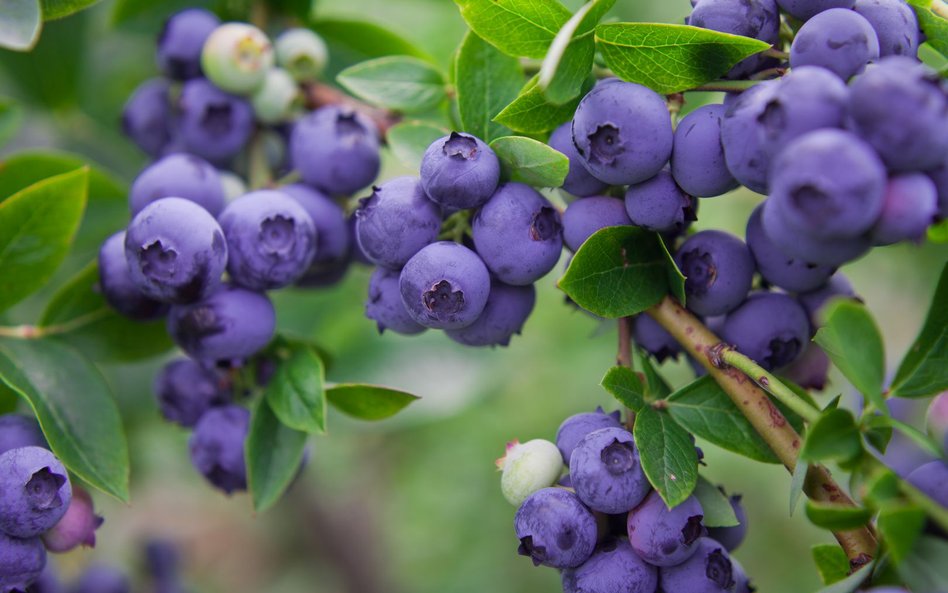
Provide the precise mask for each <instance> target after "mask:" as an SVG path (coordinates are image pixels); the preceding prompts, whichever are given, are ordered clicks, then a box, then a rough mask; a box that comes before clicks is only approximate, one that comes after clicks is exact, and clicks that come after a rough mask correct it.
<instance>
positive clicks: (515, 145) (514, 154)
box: [490, 136, 569, 187]
mask: <svg viewBox="0 0 948 593" xmlns="http://www.w3.org/2000/svg"><path fill="white" fill-rule="evenodd" d="M490 147H491V149H493V151H494V152H495V153H497V158H498V159H500V164H501V167H502V168H503V171H504V174H505V175H506V176H507V178H509V179H510V180H511V181H519V182H521V183H526V184H527V185H532V186H534V187H559V186H561V185H563V180H564V179H566V174H567V173H569V158H567V157H566V155H564V154H563V153H561V152H559V151H557V150H554V149H553V148H550V147H549V146H547V145H546V144H544V143H542V142H538V141H536V140H534V139H533V138H525V137H523V136H504V137H502V138H497V139H496V140H494V141H493V142H491V143H490Z"/></svg>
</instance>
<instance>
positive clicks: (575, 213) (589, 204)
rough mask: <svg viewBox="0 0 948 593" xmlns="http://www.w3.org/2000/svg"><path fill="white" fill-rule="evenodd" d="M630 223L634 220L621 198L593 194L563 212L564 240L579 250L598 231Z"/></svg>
mask: <svg viewBox="0 0 948 593" xmlns="http://www.w3.org/2000/svg"><path fill="white" fill-rule="evenodd" d="M630 224H632V221H631V220H629V215H628V214H626V212H625V204H624V203H623V201H622V200H620V199H617V198H610V197H607V196H592V197H589V198H584V199H582V200H576V201H575V202H573V203H572V204H570V205H569V206H567V207H566V211H565V212H563V241H564V242H565V243H566V246H567V247H569V248H570V249H571V250H573V251H578V250H579V247H580V246H581V245H582V244H583V243H585V242H586V239H588V238H589V237H590V236H592V235H593V233H595V232H596V231H598V230H600V229H604V228H606V227H609V226H626V225H630Z"/></svg>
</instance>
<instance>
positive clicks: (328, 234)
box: [280, 183, 353, 286]
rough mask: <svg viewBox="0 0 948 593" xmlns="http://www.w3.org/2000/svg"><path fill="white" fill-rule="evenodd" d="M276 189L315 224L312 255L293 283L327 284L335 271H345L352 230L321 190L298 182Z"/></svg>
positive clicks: (338, 209)
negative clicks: (314, 245) (303, 271)
mask: <svg viewBox="0 0 948 593" xmlns="http://www.w3.org/2000/svg"><path fill="white" fill-rule="evenodd" d="M280 191H281V192H283V193H285V194H286V195H288V196H290V197H291V198H293V199H294V200H296V201H297V202H298V203H299V205H300V206H302V207H303V209H304V210H306V213H307V214H309V217H310V218H311V219H312V221H313V225H314V226H315V227H316V255H315V257H313V262H312V263H311V264H310V267H309V269H308V270H306V272H305V273H304V274H303V277H302V278H300V279H299V280H297V284H299V285H300V286H320V285H323V284H324V283H329V284H331V283H332V282H331V281H330V280H331V279H332V278H333V277H334V276H335V275H336V274H337V273H338V272H339V271H342V272H345V270H346V268H347V267H348V264H349V251H350V249H352V243H353V239H352V232H351V231H350V229H349V222H348V221H347V220H346V213H345V211H344V210H343V209H342V207H340V206H339V204H337V203H336V202H334V201H333V200H332V199H330V198H329V197H328V196H327V195H325V194H324V193H322V192H320V191H319V190H317V189H314V188H312V187H309V186H308V185H304V184H302V183H294V184H291V185H284V186H282V187H280Z"/></svg>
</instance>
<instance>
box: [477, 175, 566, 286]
mask: <svg viewBox="0 0 948 593" xmlns="http://www.w3.org/2000/svg"><path fill="white" fill-rule="evenodd" d="M471 227H472V233H471V234H472V236H473V238H474V245H475V247H476V248H477V253H478V254H479V255H480V256H481V258H483V260H484V263H485V264H487V267H488V268H489V269H490V271H491V272H492V273H493V274H494V275H495V276H496V277H497V278H498V279H499V280H500V281H501V282H505V283H507V284H513V285H516V286H520V285H524V284H532V283H533V282H535V281H537V280H539V279H540V278H542V277H543V276H545V275H546V274H547V272H549V271H550V270H552V269H553V267H554V266H556V262H557V261H559V259H560V253H561V252H562V251H563V232H562V231H563V225H562V222H561V220H560V214H559V212H557V211H556V209H555V208H554V207H553V205H552V204H551V203H550V202H549V201H548V200H547V199H546V198H544V197H543V196H542V195H540V193H539V192H537V191H536V190H535V189H533V188H532V187H530V186H528V185H524V184H522V183H505V184H503V185H501V186H500V187H499V188H498V189H497V191H496V192H495V193H494V195H493V196H491V198H490V200H488V201H487V203H486V204H484V205H483V206H481V208H480V210H478V211H477V213H476V214H475V215H474V220H473V223H472V225H471Z"/></svg>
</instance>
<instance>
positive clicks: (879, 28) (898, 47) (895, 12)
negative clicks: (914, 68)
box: [853, 0, 919, 58]
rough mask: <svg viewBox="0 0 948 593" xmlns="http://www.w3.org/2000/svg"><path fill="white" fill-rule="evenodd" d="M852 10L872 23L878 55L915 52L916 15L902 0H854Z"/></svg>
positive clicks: (916, 36) (903, 54)
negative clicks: (877, 43) (877, 45)
mask: <svg viewBox="0 0 948 593" xmlns="http://www.w3.org/2000/svg"><path fill="white" fill-rule="evenodd" d="M853 10H855V11H856V12H858V13H859V14H861V15H862V16H863V18H865V19H866V20H867V21H869V24H871V25H872V28H873V30H874V31H875V32H876V36H877V37H878V38H879V55H880V56H882V57H885V56H909V57H913V58H914V57H915V56H916V55H917V54H918V45H919V38H918V37H919V28H918V19H917V18H916V17H915V12H914V11H913V10H912V7H911V6H909V5H908V3H906V2H905V0H856V3H855V4H854V5H853Z"/></svg>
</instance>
